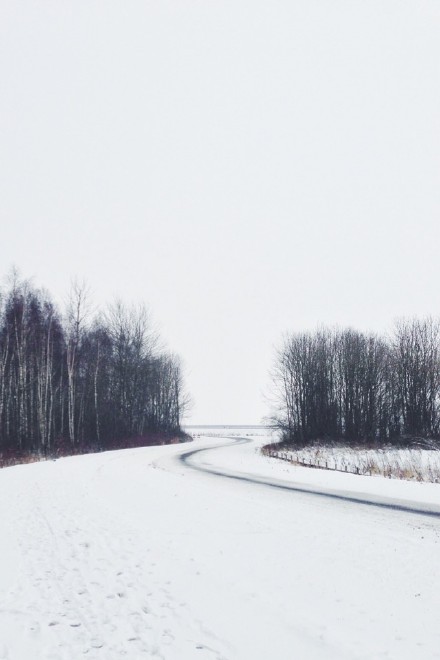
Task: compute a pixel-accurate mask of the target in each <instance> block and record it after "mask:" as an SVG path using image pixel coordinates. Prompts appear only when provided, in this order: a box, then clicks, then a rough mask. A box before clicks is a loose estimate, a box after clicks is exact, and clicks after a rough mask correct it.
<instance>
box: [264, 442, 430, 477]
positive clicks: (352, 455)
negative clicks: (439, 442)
mask: <svg viewBox="0 0 440 660" xmlns="http://www.w3.org/2000/svg"><path fill="white" fill-rule="evenodd" d="M274 449H275V452H276V453H277V454H278V455H279V457H280V458H283V459H284V460H289V461H291V462H294V463H299V464H301V463H303V464H304V463H305V464H309V465H313V466H315V467H322V468H328V469H330V470H340V471H347V472H352V473H354V474H365V475H370V474H380V475H383V476H386V477H389V478H393V479H406V480H414V481H427V482H432V483H440V451H439V450H435V449H429V450H428V449H421V448H413V447H411V448H394V447H384V448H380V449H364V448H354V447H331V446H319V445H318V446H315V447H303V448H300V449H295V450H286V449H282V450H278V451H277V450H276V448H274Z"/></svg>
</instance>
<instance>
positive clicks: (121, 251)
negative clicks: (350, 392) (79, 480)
mask: <svg viewBox="0 0 440 660" xmlns="http://www.w3.org/2000/svg"><path fill="white" fill-rule="evenodd" d="M439 35H440V2H439V1H438V0H432V1H424V0H413V1H411V2H410V1H407V0H345V1H344V0H270V1H269V0H265V1H264V2H263V1H262V0H223V1H222V0H216V1H214V0H211V1H209V0H204V1H203V0H198V1H196V0H174V1H170V0H119V1H115V0H103V1H101V2H97V1H94V0H51V1H44V0H38V2H36V1H31V0H30V1H28V2H23V1H22V0H1V1H0V223H1V235H0V268H1V271H2V272H1V274H6V272H7V271H8V269H9V267H10V266H11V265H12V264H15V265H17V266H18V267H19V268H20V270H21V271H22V274H23V275H24V276H27V277H33V278H34V281H35V284H36V285H38V286H45V287H47V288H48V289H49V290H50V291H52V292H53V294H54V295H55V296H56V297H57V298H58V300H62V298H63V296H64V295H65V293H66V292H67V290H68V288H69V283H70V281H71V279H72V278H73V277H75V276H79V277H84V278H85V279H86V280H87V281H88V283H89V285H90V287H91V289H92V290H93V292H94V298H95V300H96V302H97V303H103V302H104V301H106V300H111V299H112V298H113V297H114V296H120V297H121V298H123V299H125V300H126V301H127V302H132V301H144V302H146V303H148V304H149V305H150V307H151V310H152V312H153V316H154V318H155V319H156V321H157V323H158V325H159V327H160V328H161V330H162V334H163V336H164V337H165V338H166V340H167V342H168V344H169V346H170V347H171V348H172V349H173V350H175V351H176V352H178V353H180V354H181V355H182V357H183V359H184V362H185V365H186V372H187V382H188V388H189V390H190V391H191V393H192V395H193V398H194V400H195V406H194V409H193V413H192V417H191V421H192V422H193V423H254V422H258V421H259V420H260V419H261V417H262V416H263V415H264V414H265V413H266V412H267V405H266V402H265V400H264V397H263V393H264V392H265V391H268V390H269V389H270V388H269V387H268V384H269V380H268V374H267V372H268V370H269V368H270V366H271V362H272V356H273V351H274V346H275V345H277V344H278V343H279V342H280V340H281V338H282V335H283V333H284V332H285V331H287V330H303V329H313V328H315V327H316V326H317V325H318V324H321V323H327V324H339V325H351V326H355V327H358V328H360V329H371V330H378V331H383V330H385V329H388V328H389V327H391V325H392V323H393V319H394V318H395V317H397V316H401V315H413V314H420V315H421V314H427V313H431V314H433V315H438V314H440V240H439V239H440V215H439V211H440V71H439V69H440V37H439Z"/></svg>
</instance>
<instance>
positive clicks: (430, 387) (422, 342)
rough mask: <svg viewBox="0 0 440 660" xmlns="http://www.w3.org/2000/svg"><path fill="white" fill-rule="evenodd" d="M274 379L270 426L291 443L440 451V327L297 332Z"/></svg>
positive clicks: (433, 323)
mask: <svg viewBox="0 0 440 660" xmlns="http://www.w3.org/2000/svg"><path fill="white" fill-rule="evenodd" d="M272 375H273V380H274V384H275V401H276V404H275V412H274V415H273V418H272V422H273V423H274V425H275V426H276V427H277V428H278V429H279V430H280V432H281V433H280V434H281V439H282V440H283V441H286V442H287V443H294V444H298V445H304V444H311V443H315V442H316V441H320V442H329V441H333V442H343V443H344V444H353V445H371V444H374V445H378V444H385V443H388V444H389V443H392V444H396V445H408V444H414V443H415V442H417V443H419V444H421V445H423V444H425V445H426V446H427V445H429V442H426V441H429V440H430V441H434V442H433V443H432V446H436V445H438V443H437V442H436V441H438V440H439V438H440V323H439V321H438V320H435V319H432V318H426V319H402V320H399V321H398V322H396V324H395V326H394V330H393V332H392V334H391V335H390V336H388V337H381V336H377V335H374V334H368V333H363V332H359V331H357V330H353V329H331V328H321V329H319V330H317V331H315V332H299V333H291V334H289V335H287V336H286V337H285V340H284V342H283V344H282V346H281V347H280V348H279V350H278V351H277V354H276V357H275V365H274V368H273V373H272Z"/></svg>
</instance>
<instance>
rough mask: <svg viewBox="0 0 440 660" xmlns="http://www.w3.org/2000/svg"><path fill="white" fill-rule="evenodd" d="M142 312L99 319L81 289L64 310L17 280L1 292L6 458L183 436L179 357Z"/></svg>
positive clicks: (0, 423)
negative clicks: (165, 346) (164, 347)
mask: <svg viewBox="0 0 440 660" xmlns="http://www.w3.org/2000/svg"><path fill="white" fill-rule="evenodd" d="M160 345H161V344H160V340H159V337H158V335H157V333H156V332H155V331H154V329H153V327H152V324H151V322H150V319H149V315H148V313H147V311H146V309H145V308H144V307H136V308H135V307H127V306H126V305H124V304H123V303H122V302H115V303H114V304H113V305H110V306H109V307H108V308H107V309H106V310H105V311H104V312H102V313H96V312H95V313H92V311H91V308H90V303H89V300H88V294H87V289H86V287H85V286H84V285H78V284H74V285H73V286H72V290H71V292H70V296H69V300H68V303H67V305H66V309H65V310H64V313H63V314H61V313H60V311H59V310H58V309H57V307H56V305H55V304H54V302H53V301H52V299H51V297H50V295H49V294H48V293H47V292H45V291H42V290H39V289H36V288H35V287H34V286H32V284H31V283H30V282H28V281H22V280H20V279H19V278H18V277H17V276H16V275H14V276H11V278H10V283H9V284H8V285H7V287H4V288H3V290H1V291H0V452H1V453H2V454H3V455H6V454H14V453H15V454H20V453H26V452H30V451H36V452H40V453H49V454H53V453H76V452H78V451H82V450H87V449H105V448H109V447H116V446H126V445H127V444H130V443H131V444H144V442H147V443H148V442H151V441H152V438H154V437H155V438H156V440H157V439H158V438H162V439H163V438H166V437H172V436H173V435H176V434H177V435H178V434H179V433H180V423H181V418H182V414H183V412H184V408H185V405H186V403H187V399H186V397H185V395H184V393H183V378H182V370H181V366H180V361H179V358H178V357H176V356H175V355H172V354H169V353H167V352H165V351H164V350H161V348H160Z"/></svg>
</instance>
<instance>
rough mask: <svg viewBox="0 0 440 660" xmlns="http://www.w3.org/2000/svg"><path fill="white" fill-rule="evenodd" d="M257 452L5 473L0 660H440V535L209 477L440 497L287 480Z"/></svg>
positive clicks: (354, 508)
mask: <svg viewBox="0 0 440 660" xmlns="http://www.w3.org/2000/svg"><path fill="white" fill-rule="evenodd" d="M206 432H208V431H206ZM232 433H234V431H229V432H228V430H227V429H222V430H221V431H219V432H218V436H220V435H224V436H227V435H231V434H232ZM254 433H256V432H255V431H254ZM243 434H244V435H246V436H248V438H247V439H251V437H250V436H251V435H252V431H249V432H246V433H245V432H244V431H243V432H242V435H243ZM264 441H267V439H266V438H264V437H262V435H261V433H260V435H258V437H256V438H255V440H253V441H252V442H246V443H244V442H240V441H236V440H234V439H230V440H221V438H220V437H210V438H198V439H197V440H196V441H195V442H194V443H191V444H189V445H188V444H186V445H177V446H176V445H174V446H168V447H150V448H146V449H134V450H125V451H117V452H109V453H105V454H98V455H88V456H78V457H72V458H66V459H61V460H58V461H56V462H53V461H50V462H47V463H38V464H33V465H26V466H16V467H12V468H7V469H4V470H1V471H0V515H1V520H2V533H1V537H0V556H1V563H0V658H2V659H8V660H43V659H44V660H78V659H79V658H82V657H86V658H90V659H100V660H113V659H116V658H122V657H125V658H128V659H130V660H137V659H139V660H140V659H142V658H163V659H164V660H197V659H200V660H211V659H220V658H221V659H223V660H225V659H228V660H234V659H237V660H260V659H261V660H267V659H268V658H273V659H276V660H291V659H292V658H301V660H302V659H303V658H304V659H309V658H310V659H314V658H323V659H327V658H338V659H340V658H342V659H343V658H347V659H356V658H365V659H367V658H368V659H369V660H370V659H371V658H399V659H402V658H408V659H410V658H411V660H413V659H415V658H417V659H418V658H436V657H440V629H439V627H438V613H439V611H440V572H439V571H438V559H439V552H440V517H438V516H437V517H436V516H423V515H419V514H415V513H408V512H403V511H395V510H390V509H382V508H379V507H371V506H365V505H362V504H356V503H353V502H348V501H344V500H338V499H331V498H325V497H320V496H316V495H313V494H308V493H301V492H298V491H289V490H287V489H282V488H272V487H270V486H268V485H266V484H264V483H253V482H250V481H240V480H239V479H237V478H233V479H231V478H225V477H222V476H219V475H216V474H212V473H210V472H202V471H201V470H200V468H202V469H203V468H207V469H208V470H211V471H217V472H221V471H224V472H227V473H229V474H230V475H233V476H235V477H237V476H239V475H240V474H244V475H247V476H248V477H249V478H251V479H254V478H255V479H256V480H258V479H261V480H264V481H270V480H272V481H274V482H276V483H277V484H280V483H288V484H289V483H290V484H295V485H296V486H304V487H310V488H311V489H314V490H319V489H320V488H322V489H323V490H327V491H328V490H337V491H338V492H344V493H353V489H356V488H360V486H359V480H360V481H361V483H363V481H364V480H366V482H368V483H369V484H370V486H369V488H370V491H368V488H367V485H365V486H364V485H362V491H365V489H367V491H368V492H369V494H370V495H371V494H372V492H371V489H373V491H374V492H375V494H376V496H377V497H378V498H381V497H383V498H385V499H386V498H389V499H402V498H406V500H405V501H406V502H407V503H411V502H413V503H414V506H416V508H421V507H423V506H425V505H429V504H431V506H432V507H433V508H435V507H436V506H439V510H440V494H439V493H440V486H439V485H437V484H418V483H403V484H402V482H397V481H390V480H386V479H379V478H369V477H357V476H354V475H345V474H337V473H331V472H326V471H320V470H310V469H307V468H300V467H294V466H291V465H289V464H286V463H283V462H281V461H276V460H274V459H269V458H266V457H263V456H260V455H259V454H258V453H257V452H256V449H257V448H258V446H259V445H261V444H262V443H263V442H264ZM220 444H223V445H225V446H223V447H221V448H217V449H210V451H206V452H200V453H196V454H193V455H192V456H189V457H188V458H187V460H186V462H181V461H180V460H179V455H180V454H188V452H192V451H194V450H196V449H199V448H200V449H201V448H203V447H209V448H212V447H213V446H216V445H220ZM194 467H197V468H199V469H194ZM331 477H334V478H336V479H337V481H331ZM329 479H330V481H329ZM355 481H357V483H358V485H357V486H356V484H355V483H354V482H355ZM371 484H373V486H372V485H371ZM385 484H386V487H385ZM402 486H404V487H405V486H406V487H407V489H404V490H405V492H403V490H402ZM391 487H394V488H397V489H398V488H399V487H400V490H397V491H388V490H387V489H389V488H391ZM410 487H412V489H411V488H410ZM408 488H409V490H408ZM410 491H411V492H410ZM373 494H374V493H373Z"/></svg>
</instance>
